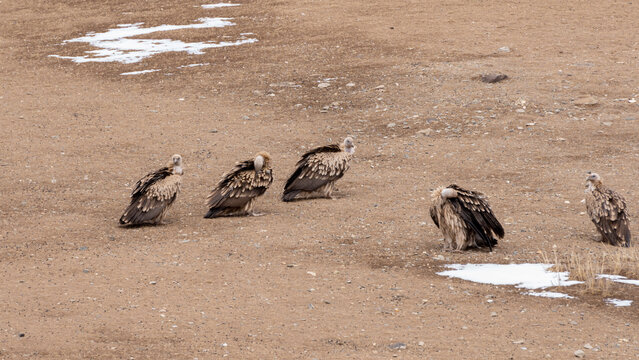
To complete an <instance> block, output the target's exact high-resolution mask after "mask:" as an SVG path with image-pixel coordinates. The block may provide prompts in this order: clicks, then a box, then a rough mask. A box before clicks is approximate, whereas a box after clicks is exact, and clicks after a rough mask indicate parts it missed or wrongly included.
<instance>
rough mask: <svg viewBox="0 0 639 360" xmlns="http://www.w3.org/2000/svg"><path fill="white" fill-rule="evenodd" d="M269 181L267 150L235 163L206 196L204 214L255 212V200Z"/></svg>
mask: <svg viewBox="0 0 639 360" xmlns="http://www.w3.org/2000/svg"><path fill="white" fill-rule="evenodd" d="M272 182H273V170H272V168H271V157H270V155H269V154H268V153H267V152H260V153H258V154H257V155H256V156H255V158H254V159H251V160H246V161H242V162H239V163H237V164H235V167H234V168H233V169H232V170H231V171H229V172H228V173H225V174H224V175H223V176H222V179H221V180H220V182H219V183H218V184H217V186H216V187H215V188H214V189H213V190H212V191H211V194H209V196H208V197H207V199H206V205H207V206H208V208H209V211H208V212H207V213H206V215H204V217H205V218H213V217H218V216H240V215H258V214H255V213H253V208H254V206H255V201H256V200H257V198H258V197H259V196H261V195H262V194H264V192H266V190H267V189H268V188H269V186H270V185H271V183H272Z"/></svg>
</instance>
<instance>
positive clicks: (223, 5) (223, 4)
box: [202, 3, 240, 9]
mask: <svg viewBox="0 0 639 360" xmlns="http://www.w3.org/2000/svg"><path fill="white" fill-rule="evenodd" d="M229 6H240V4H230V3H217V4H204V5H202V9H216V8H223V7H229Z"/></svg>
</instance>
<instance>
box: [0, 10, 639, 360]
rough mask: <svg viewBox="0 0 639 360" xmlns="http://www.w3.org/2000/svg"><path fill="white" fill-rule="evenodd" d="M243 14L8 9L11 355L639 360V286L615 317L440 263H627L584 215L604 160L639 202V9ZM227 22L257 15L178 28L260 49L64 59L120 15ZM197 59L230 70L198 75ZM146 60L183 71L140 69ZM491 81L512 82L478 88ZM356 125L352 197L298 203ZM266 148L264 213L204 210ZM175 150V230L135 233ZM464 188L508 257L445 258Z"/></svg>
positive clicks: (6, 197) (3, 348)
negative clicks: (482, 202)
mask: <svg viewBox="0 0 639 360" xmlns="http://www.w3.org/2000/svg"><path fill="white" fill-rule="evenodd" d="M239 2H240V3H241V6H237V7H228V8H221V9H210V10H204V9H202V8H201V7H200V5H201V4H205V3H206V2H204V1H202V0H179V1H178V0H164V1H159V0H147V1H124V0H104V1H79V0H26V1H15V0H1V1H0V14H2V16H1V20H0V53H1V54H2V57H1V62H0V124H1V126H2V130H3V136H2V138H1V140H0V144H1V150H0V151H1V152H0V170H1V171H2V172H1V174H2V175H1V176H0V187H1V189H2V197H1V201H0V223H1V225H2V229H1V234H0V249H1V250H0V304H1V306H0V358H2V359H17V358H20V359H23V358H41V359H76V358H113V359H129V358H131V359H144V358H149V359H194V358H198V359H212V358H221V357H229V358H235V359H244V358H246V359H253V358H255V359H257V358H267V359H314V358H317V359H341V358H358V359H388V358H393V357H398V358H406V359H409V358H415V359H417V358H419V359H422V358H426V359H429V358H432V359H480V358H481V359H487V358H495V359H507V358H514V359H539V358H553V359H569V358H573V357H574V355H573V354H574V352H575V351H576V350H578V349H583V350H584V351H585V356H586V358H601V359H631V358H638V357H639V335H638V334H639V330H638V329H637V328H638V327H639V316H638V312H637V306H639V305H638V304H637V302H639V292H638V291H637V288H636V287H634V288H633V287H630V286H625V287H621V286H619V287H617V288H616V289H615V291H616V295H617V297H621V298H623V299H631V300H634V301H635V304H633V305H632V306H630V307H625V308H616V307H612V306H610V305H606V304H604V303H603V301H602V297H601V296H593V295H586V294H582V293H581V292H580V290H579V289H578V288H575V289H570V290H568V291H569V292H570V293H571V294H572V295H575V296H576V298H575V299H572V300H565V299H546V298H536V297H532V296H525V295H521V294H520V290H518V289H515V288H514V287H509V286H505V287H496V286H490V285H481V284H474V283H470V282H465V281H462V280H455V279H449V278H444V277H440V276H438V275H436V274H435V273H436V272H437V271H439V270H441V269H442V268H443V265H445V264H448V263H467V262H472V263H483V262H497V263H509V262H515V263H521V262H539V261H541V256H540V253H541V252H550V251H552V248H553V246H556V250H557V252H559V253H562V254H566V253H571V252H575V253H577V254H581V255H582V256H589V254H590V255H599V254H602V253H604V252H606V251H609V250H610V249H609V247H607V246H605V245H602V244H599V243H596V242H595V241H594V240H595V239H596V236H595V235H596V234H595V230H594V227H593V226H592V224H591V223H590V221H589V220H588V218H587V216H586V215H585V214H584V213H583V211H585V207H584V204H582V203H581V202H580V201H581V200H582V199H583V197H584V194H583V188H584V180H585V172H586V171H588V170H595V171H598V172H599V173H600V174H601V175H602V176H603V178H604V180H607V183H608V184H609V185H610V186H611V187H613V188H614V189H616V190H617V191H619V192H620V193H622V194H623V195H624V196H625V197H626V199H627V201H628V204H629V207H630V209H631V212H633V213H634V214H637V212H639V205H637V200H639V192H637V190H636V189H635V185H636V179H637V175H638V173H637V166H636V164H637V162H638V161H639V159H638V158H637V149H638V146H639V144H638V140H637V130H638V127H639V105H637V103H632V102H631V101H630V100H631V99H632V98H635V97H637V98H639V84H638V83H637V79H638V78H639V68H638V65H639V59H638V56H639V51H638V44H639V33H638V32H637V31H636V30H637V19H639V4H638V3H637V2H634V1H633V2H630V1H627V0H626V1H611V0H604V1H589V2H572V1H532V0H530V1H528V0H524V1H469V0H451V1H433V0H426V1H417V0H412V1H404V0H402V1H380V0H325V1H313V0H302V1H293V0H279V1H267V0H247V1H244V0H242V1H239ZM205 16H221V17H232V18H234V20H233V21H234V22H235V23H236V25H235V26H232V27H226V28H222V29H200V30H182V31H175V32H171V34H168V33H167V35H166V36H167V37H171V38H174V39H180V40H184V41H187V40H188V41H208V40H214V41H223V40H225V39H234V38H237V37H238V36H239V34H241V33H246V32H252V33H254V34H255V35H253V36H254V37H256V38H257V39H259V42H257V43H254V44H249V45H242V46H237V47H224V48H219V49H209V50H206V51H205V53H204V54H202V55H188V54H186V53H169V54H160V55H156V56H154V57H151V58H148V59H145V60H143V61H142V62H140V63H136V64H119V63H86V64H75V63H73V62H71V61H69V60H63V59H57V58H52V57H48V55H50V54H59V55H81V54H82V52H83V51H85V50H92V48H91V47H90V46H88V45H83V44H67V45H64V46H63V45H61V43H62V41H64V40H66V39H71V38H75V37H78V36H82V35H84V34H86V33H87V32H91V31H96V32H102V31H106V30H107V29H109V28H113V27H115V26H116V25H117V24H123V23H136V22H144V23H145V25H144V26H154V25H161V24H189V23H192V22H193V21H195V20H196V19H198V18H201V17H205ZM154 36H155V37H157V35H156V34H154ZM150 37H153V36H150ZM504 46H507V47H509V48H510V52H501V51H499V50H498V49H499V48H501V47H504ZM190 63H209V65H207V66H201V67H193V68H183V69H176V67H177V66H180V65H185V64H190ZM144 69H160V70H161V71H158V72H154V73H150V74H144V75H138V76H121V75H120V73H122V72H128V71H136V70H144ZM491 72H502V73H505V74H508V75H509V76H510V78H509V79H508V80H506V81H504V82H501V83H498V84H485V83H482V82H480V81H477V80H476V79H474V78H475V77H476V76H477V75H478V74H483V73H491ZM327 79H328V80H327ZM322 82H326V83H328V84H329V86H328V87H318V85H319V84H320V83H322ZM294 85H295V86H294ZM296 85H299V86H296ZM586 96H591V97H593V98H594V99H596V101H597V104H595V105H590V106H588V105H585V106H582V105H578V104H576V103H575V102H577V103H578V102H579V101H578V100H579V99H581V98H583V97H586ZM393 124H394V126H393ZM420 131H421V132H420ZM347 134H352V135H353V136H354V138H355V141H356V144H357V152H356V156H355V159H354V161H353V163H352V166H351V170H350V172H349V173H348V174H347V175H346V176H345V177H344V178H343V179H342V181H341V182H340V183H339V193H338V194H339V199H337V200H333V201H331V200H316V201H303V202H295V203H282V202H280V201H279V196H280V194H281V190H282V187H283V183H284V181H285V179H286V176H287V175H288V174H289V173H290V172H291V171H292V169H293V166H294V164H295V162H296V160H297V159H298V157H299V155H300V154H301V153H303V152H304V151H305V149H308V148H309V147H311V146H317V145H321V144H325V143H328V142H333V141H339V140H341V139H342V138H343V137H344V136H345V135H347ZM260 150H268V151H269V152H270V153H271V155H272V157H273V159H274V173H275V176H276V181H275V182H274V183H273V186H272V187H271V189H270V190H269V191H268V192H267V193H266V194H265V195H264V196H263V197H262V198H261V199H260V201H259V202H258V206H257V210H258V211H262V212H265V213H266V215H265V216H262V217H252V218H225V219H214V220H206V219H203V218H202V215H203V214H204V213H205V208H204V198H205V196H206V195H207V192H208V191H209V189H210V188H211V187H212V186H213V185H214V184H215V183H216V182H217V180H218V179H219V177H220V176H221V174H222V173H223V172H224V171H226V170H228V169H230V168H231V167H232V165H233V164H234V162H235V161H238V160H244V159H247V158H250V157H252V156H253V154H255V153H256V152H258V151H260ZM174 153H180V154H182V156H183V157H184V162H185V167H186V172H185V175H184V178H183V191H182V193H181V194H180V196H179V198H178V200H177V202H176V204H175V206H174V207H173V209H172V210H171V212H170V213H169V216H168V218H167V220H168V224H167V225H164V226H158V227H143V228H136V229H123V228H120V227H118V226H117V219H118V218H119V216H120V215H121V212H122V211H123V209H124V207H125V206H126V204H127V201H128V196H129V193H130V191H131V188H132V186H133V184H134V183H135V181H136V180H137V179H139V178H140V177H141V176H142V175H144V174H145V173H147V172H148V171H151V170H154V169H156V168H158V167H160V166H162V165H163V164H164V163H165V162H166V161H167V160H168V159H169V158H170V156H171V155H172V154H174ZM453 182H454V183H458V184H460V185H462V186H465V187H468V188H471V189H477V190H481V191H483V192H485V193H486V194H488V195H489V196H490V201H491V202H492V205H493V208H494V210H495V212H496V214H497V216H498V217H499V218H500V219H501V220H502V222H503V223H504V224H505V225H504V226H505V228H506V233H507V235H506V238H505V240H503V241H501V242H500V244H499V246H498V247H497V248H496V249H495V251H494V252H493V253H488V252H477V251H471V252H465V253H446V252H443V251H442V246H443V243H442V240H441V235H440V233H439V232H438V229H436V228H435V226H434V225H433V224H432V222H431V221H430V218H429V216H428V211H427V207H428V199H429V193H430V191H431V190H432V189H433V188H435V187H437V186H440V185H447V184H449V183H453ZM632 221H633V222H634V223H635V224H636V223H637V218H636V217H634V216H633V217H632ZM634 228H636V229H638V230H637V231H639V228H637V227H636V226H634ZM442 259H443V260H442ZM487 300H492V302H489V301H487ZM397 342H402V343H405V344H406V348H405V349H391V348H389V345H391V344H394V343H397ZM586 343H589V344H591V345H592V346H593V348H594V350H590V349H585V348H584V347H583V346H584V344H586ZM595 350H598V351H595Z"/></svg>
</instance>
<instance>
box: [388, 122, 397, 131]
mask: <svg viewBox="0 0 639 360" xmlns="http://www.w3.org/2000/svg"><path fill="white" fill-rule="evenodd" d="M396 125H397V124H395V123H394V122H392V123H388V125H386V127H387V128H389V129H390V128H394V127H395V126H396Z"/></svg>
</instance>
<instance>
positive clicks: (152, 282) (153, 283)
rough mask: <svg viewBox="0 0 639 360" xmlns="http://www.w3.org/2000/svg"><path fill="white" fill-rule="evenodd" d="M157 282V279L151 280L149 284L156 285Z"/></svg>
mask: <svg viewBox="0 0 639 360" xmlns="http://www.w3.org/2000/svg"><path fill="white" fill-rule="evenodd" d="M155 284H157V281H149V285H155Z"/></svg>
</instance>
